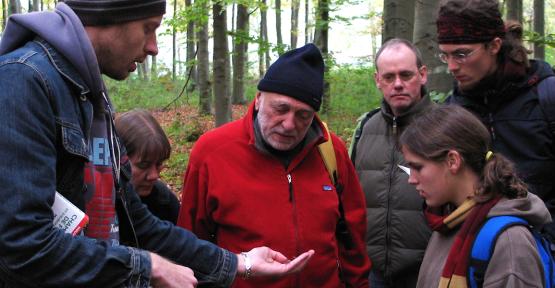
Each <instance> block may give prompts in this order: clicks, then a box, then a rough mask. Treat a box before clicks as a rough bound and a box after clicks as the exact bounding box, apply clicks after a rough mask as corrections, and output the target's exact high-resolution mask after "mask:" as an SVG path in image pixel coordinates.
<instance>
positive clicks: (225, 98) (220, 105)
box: [212, 2, 231, 127]
mask: <svg viewBox="0 0 555 288" xmlns="http://www.w3.org/2000/svg"><path fill="white" fill-rule="evenodd" d="M212 9H213V10H212V11H213V20H214V25H213V29H214V56H213V58H214V59H213V61H212V62H213V65H214V67H213V69H212V71H213V74H214V99H215V105H214V106H215V108H216V127H219V126H221V125H223V124H225V123H227V122H229V121H231V105H230V101H229V100H230V97H229V94H228V91H229V79H228V78H227V71H226V69H228V68H227V67H226V66H228V63H226V62H228V61H229V55H228V54H229V50H228V47H227V13H226V9H225V7H223V6H222V5H221V4H220V3H218V2H214V3H213V6H212Z"/></svg>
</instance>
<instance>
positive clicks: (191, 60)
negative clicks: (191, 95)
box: [185, 0, 199, 92]
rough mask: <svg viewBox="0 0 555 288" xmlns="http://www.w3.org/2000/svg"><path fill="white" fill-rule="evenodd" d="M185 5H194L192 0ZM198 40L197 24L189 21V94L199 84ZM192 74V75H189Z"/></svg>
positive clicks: (186, 1)
mask: <svg viewBox="0 0 555 288" xmlns="http://www.w3.org/2000/svg"><path fill="white" fill-rule="evenodd" d="M185 5H186V6H187V7H190V6H191V5H192V3H191V0H185ZM195 45H196V38H195V22H194V21H188V22H187V57H186V60H185V61H186V63H187V65H186V67H187V69H185V71H187V73H188V74H187V76H188V75H191V77H190V78H189V87H188V88H187V89H188V91H189V92H192V91H194V90H195V88H196V83H198V81H199V79H198V75H197V65H196V61H195V60H196V59H195V52H196V47H195ZM189 73H190V74H189Z"/></svg>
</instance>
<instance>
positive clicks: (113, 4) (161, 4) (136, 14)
mask: <svg viewBox="0 0 555 288" xmlns="http://www.w3.org/2000/svg"><path fill="white" fill-rule="evenodd" d="M64 2H65V3H66V4H67V5H68V6H69V7H70V8H71V9H72V10H73V11H74V12H75V14H77V16H78V17H79V19H81V22H83V25H84V26H100V25H111V24H118V23H124V22H130V21H135V20H141V19H145V18H150V17H154V16H160V15H163V14H164V13H166V0H65V1H64Z"/></svg>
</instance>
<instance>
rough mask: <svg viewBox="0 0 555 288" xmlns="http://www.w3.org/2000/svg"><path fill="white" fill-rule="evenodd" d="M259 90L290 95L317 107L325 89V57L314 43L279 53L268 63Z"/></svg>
mask: <svg viewBox="0 0 555 288" xmlns="http://www.w3.org/2000/svg"><path fill="white" fill-rule="evenodd" d="M258 90H259V91H265V92H273V93H278V94H282V95H286V96H289V97H293V98H295V99H297V100H299V101H302V102H304V103H306V104H308V105H310V106H311V107H312V108H314V110H316V111H318V110H319V109H320V104H321V103H322V94H323V92H324V60H323V59H322V54H321V53H320V50H318V48H317V47H316V46H314V44H311V43H309V44H306V45H305V46H303V47H301V48H297V49H294V50H291V51H289V52H287V53H285V54H283V55H281V56H280V57H279V58H278V59H277V60H276V62H274V63H273V64H272V65H270V68H268V71H267V72H266V75H264V78H263V79H262V80H260V82H258Z"/></svg>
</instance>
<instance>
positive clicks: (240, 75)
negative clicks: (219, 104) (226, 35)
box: [232, 4, 249, 104]
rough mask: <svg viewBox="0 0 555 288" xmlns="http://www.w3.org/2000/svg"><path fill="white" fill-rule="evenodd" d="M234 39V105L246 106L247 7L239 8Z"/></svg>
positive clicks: (241, 5) (240, 5)
mask: <svg viewBox="0 0 555 288" xmlns="http://www.w3.org/2000/svg"><path fill="white" fill-rule="evenodd" d="M236 27H237V28H236V29H235V37H233V42H234V43H233V92H232V99H233V101H232V103H233V104H245V102H246V99H245V72H246V71H245V68H246V67H245V66H246V62H247V59H246V58H247V49H248V43H249V12H248V11H247V6H245V5H243V4H239V5H238V6H237V25H236Z"/></svg>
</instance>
